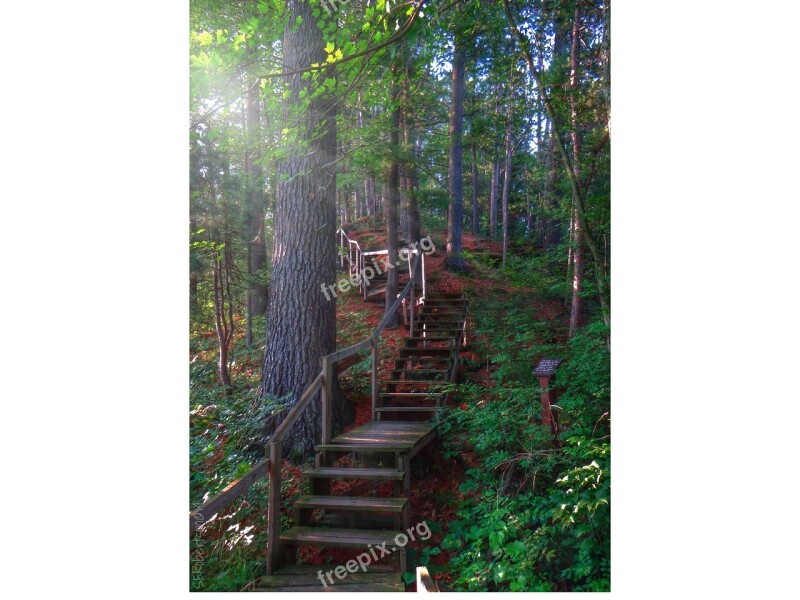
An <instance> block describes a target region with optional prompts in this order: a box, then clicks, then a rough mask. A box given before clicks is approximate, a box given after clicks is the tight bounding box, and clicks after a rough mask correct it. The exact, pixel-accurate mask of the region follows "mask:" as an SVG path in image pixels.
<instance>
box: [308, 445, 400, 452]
mask: <svg viewBox="0 0 800 600" xmlns="http://www.w3.org/2000/svg"><path fill="white" fill-rule="evenodd" d="M314 449H315V450H316V451H317V452H357V453H359V452H360V453H366V452H404V451H406V450H410V449H411V444H410V443H408V444H403V443H396V444H370V443H366V442H365V443H350V444H346V443H344V444H317V445H316V446H314Z"/></svg>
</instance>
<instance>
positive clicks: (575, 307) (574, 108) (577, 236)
mask: <svg viewBox="0 0 800 600" xmlns="http://www.w3.org/2000/svg"><path fill="white" fill-rule="evenodd" d="M580 22H581V15H580V10H579V5H576V7H575V18H574V19H573V21H572V44H571V46H570V54H569V109H570V122H571V125H572V128H571V131H570V138H571V139H572V168H573V170H574V172H575V179H577V180H578V181H580V180H581V162H580V157H581V138H580V132H579V131H578V99H577V93H578V59H579V55H578V53H579V52H580V43H579V42H580V38H579V35H580ZM577 202H578V198H575V197H574V195H573V199H572V204H573V209H572V237H573V239H572V247H573V248H574V251H573V255H572V308H571V310H570V316H569V337H570V338H571V337H573V336H574V335H575V333H576V332H577V330H578V327H580V326H581V324H582V323H581V316H582V313H583V297H582V296H581V292H582V288H583V268H584V265H583V228H582V227H581V222H580V219H579V218H578V213H577V209H576V208H575V207H576V206H577Z"/></svg>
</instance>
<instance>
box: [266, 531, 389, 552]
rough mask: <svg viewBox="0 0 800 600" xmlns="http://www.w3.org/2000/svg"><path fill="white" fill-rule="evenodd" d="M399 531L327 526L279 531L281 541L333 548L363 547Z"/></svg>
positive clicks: (376, 542)
mask: <svg viewBox="0 0 800 600" xmlns="http://www.w3.org/2000/svg"><path fill="white" fill-rule="evenodd" d="M399 533H402V532H400V531H393V530H388V529H344V528H338V527H337V528H327V527H297V526H295V527H292V528H291V529H288V530H287V531H284V532H283V533H281V542H283V543H287V542H288V543H291V544H302V545H308V546H322V547H334V548H363V547H365V546H368V545H369V544H373V545H376V544H377V545H380V544H382V543H383V542H389V543H390V544H391V543H392V542H393V541H394V538H395V536H396V535H398V534H399ZM388 547H389V544H387V548H388Z"/></svg>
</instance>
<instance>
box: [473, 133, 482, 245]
mask: <svg viewBox="0 0 800 600" xmlns="http://www.w3.org/2000/svg"><path fill="white" fill-rule="evenodd" d="M480 233H481V214H480V206H479V205H478V151H477V149H476V148H475V142H473V143H472V235H473V236H475V239H476V240H477V238H478V236H479V235H480Z"/></svg>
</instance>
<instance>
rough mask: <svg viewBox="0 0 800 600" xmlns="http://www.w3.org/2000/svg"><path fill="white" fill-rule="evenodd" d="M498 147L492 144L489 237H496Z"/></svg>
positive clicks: (497, 103)
mask: <svg viewBox="0 0 800 600" xmlns="http://www.w3.org/2000/svg"><path fill="white" fill-rule="evenodd" d="M494 112H495V114H496V115H499V114H500V86H499V85H498V86H497V88H496V94H495V105H494ZM499 154H500V148H499V146H498V145H497V144H495V145H494V152H493V154H492V180H491V184H490V188H489V238H490V239H491V240H496V239H497V205H498V201H499V198H500V158H499V156H498V155H499Z"/></svg>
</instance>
